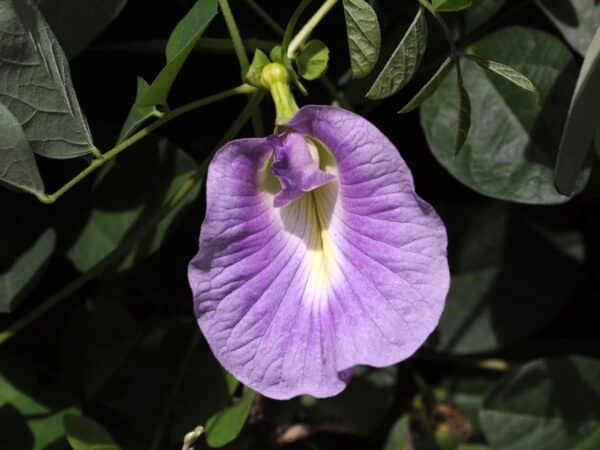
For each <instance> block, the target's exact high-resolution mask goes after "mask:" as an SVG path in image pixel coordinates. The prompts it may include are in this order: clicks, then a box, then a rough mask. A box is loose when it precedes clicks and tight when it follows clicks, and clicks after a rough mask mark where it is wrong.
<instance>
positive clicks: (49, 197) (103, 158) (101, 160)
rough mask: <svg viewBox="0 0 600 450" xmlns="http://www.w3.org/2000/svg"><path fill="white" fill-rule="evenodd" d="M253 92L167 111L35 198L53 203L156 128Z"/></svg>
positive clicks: (223, 95)
mask: <svg viewBox="0 0 600 450" xmlns="http://www.w3.org/2000/svg"><path fill="white" fill-rule="evenodd" d="M255 91H256V88H255V87H253V86H250V85H248V84H242V85H241V86H238V87H235V88H233V89H228V90H226V91H223V92H219V93H218V94H214V95H210V96H208V97H204V98H201V99H199V100H196V101H193V102H190V103H187V104H185V105H183V106H180V107H179V108H176V109H173V110H171V111H169V112H168V113H165V114H164V115H163V116H162V117H161V118H160V119H158V120H157V121H156V122H153V123H151V124H150V125H148V126H147V127H144V128H142V129H141V130H139V131H138V132H137V133H135V134H133V135H132V136H130V137H128V138H127V139H125V140H124V141H122V142H120V143H119V144H118V145H116V146H115V147H113V148H112V149H111V150H109V151H107V152H106V153H103V154H100V157H98V158H97V159H94V160H93V161H92V162H91V163H90V165H89V166H87V167H86V168H85V169H83V170H82V171H81V172H79V173H78V174H77V175H75V176H74V177H73V178H71V180H69V181H67V182H66V183H65V184H64V185H63V186H62V187H60V188H59V189H58V190H57V191H56V192H54V193H53V194H37V197H38V199H39V200H40V201H41V202H42V203H46V204H51V203H54V202H55V201H56V200H57V199H58V198H60V197H61V196H62V195H64V194H65V193H66V192H68V191H69V190H70V189H71V188H72V187H73V186H75V185H77V184H78V183H79V182H80V181H81V180H83V179H84V178H86V177H87V176H88V175H89V174H91V173H92V172H94V171H95V170H97V169H98V168H99V167H101V166H102V165H103V164H105V163H106V162H107V161H110V160H111V159H113V158H115V157H116V156H117V155H118V154H119V153H121V152H122V151H124V150H125V149H127V148H129V147H131V146H132V145H133V144H135V143H136V142H138V141H139V140H141V139H143V138H145V137H146V136H148V135H149V134H150V133H152V132H153V131H154V130H156V129H157V128H160V127H161V126H163V125H164V124H166V123H167V122H170V121H171V120H173V119H175V118H177V117H179V116H181V115H183V114H185V113H187V112H189V111H192V110H194V109H197V108H200V107H202V106H206V105H209V104H211V103H214V102H217V101H219V100H223V99H226V98H228V97H232V96H234V95H239V94H251V93H253V92H255Z"/></svg>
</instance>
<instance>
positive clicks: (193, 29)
mask: <svg viewBox="0 0 600 450" xmlns="http://www.w3.org/2000/svg"><path fill="white" fill-rule="evenodd" d="M216 15H217V0H197V1H196V3H195V4H194V6H192V9H190V11H189V12H188V13H187V14H186V15H185V17H184V18H183V19H181V21H180V22H179V23H178V24H177V26H176V27H175V29H174V30H173V32H172V33H171V36H170V37H169V41H168V42H167V48H166V52H165V53H166V56H167V64H166V65H165V67H164V68H163V69H162V70H161V71H160V73H159V74H158V75H157V77H156V78H155V79H154V81H153V82H152V84H151V85H150V88H149V89H148V90H147V91H146V93H145V95H144V96H143V97H142V98H141V99H139V101H138V105H140V106H152V105H166V104H167V97H168V95H169V91H170V90H171V86H172V85H173V83H174V82H175V78H176V77H177V75H178V74H179V71H180V70H181V67H182V66H183V63H184V62H185V60H186V59H187V57H188V56H189V54H190V52H191V51H192V50H193V49H194V46H195V45H196V43H197V42H198V39H200V36H202V33H204V30H206V27H208V25H209V24H210V22H211V21H212V20H213V19H214V18H215V16H216Z"/></svg>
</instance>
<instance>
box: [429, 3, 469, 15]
mask: <svg viewBox="0 0 600 450" xmlns="http://www.w3.org/2000/svg"><path fill="white" fill-rule="evenodd" d="M432 4H433V9H435V10H436V11H438V12H456V11H461V10H463V9H467V8H470V7H471V0H433V2H432Z"/></svg>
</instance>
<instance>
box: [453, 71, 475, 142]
mask: <svg viewBox="0 0 600 450" xmlns="http://www.w3.org/2000/svg"><path fill="white" fill-rule="evenodd" d="M455 64H456V84H457V85H458V110H457V113H458V127H457V136H456V140H455V142H456V146H455V147H454V151H455V152H456V153H458V152H459V151H460V149H461V148H463V145H465V141H466V140H467V138H468V137H469V131H470V130H471V98H470V97H469V93H468V92H467V89H466V88H465V83H464V80H463V75H462V69H461V67H460V62H459V61H457V62H456V63H455Z"/></svg>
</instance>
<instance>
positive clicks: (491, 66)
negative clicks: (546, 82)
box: [465, 55, 535, 92]
mask: <svg viewBox="0 0 600 450" xmlns="http://www.w3.org/2000/svg"><path fill="white" fill-rule="evenodd" d="M465 56H466V57H467V58H469V59H472V60H473V61H475V62H476V63H477V64H479V65H480V66H481V67H483V68H484V69H487V70H489V71H490V72H494V73H495V74H498V75H500V76H501V77H503V78H505V79H507V80H508V81H510V82H511V83H514V84H516V85H517V86H519V87H520V88H521V89H525V90H526V91H529V92H535V86H534V85H533V83H532V82H531V80H530V79H529V78H527V77H526V76H525V75H523V74H522V73H521V72H519V71H518V70H516V69H515V68H513V67H510V66H507V65H506V64H502V63H499V62H496V61H490V60H489V59H485V58H480V57H479V56H477V55H465Z"/></svg>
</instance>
